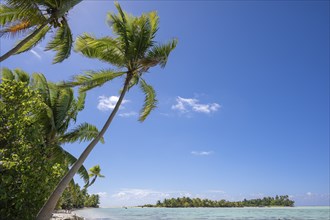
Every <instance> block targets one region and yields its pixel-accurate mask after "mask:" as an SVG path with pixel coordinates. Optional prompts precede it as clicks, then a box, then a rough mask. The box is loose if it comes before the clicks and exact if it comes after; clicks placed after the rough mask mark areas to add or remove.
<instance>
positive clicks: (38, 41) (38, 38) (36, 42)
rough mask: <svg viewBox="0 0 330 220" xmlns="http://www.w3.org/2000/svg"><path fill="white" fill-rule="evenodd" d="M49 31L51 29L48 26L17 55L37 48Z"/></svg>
mask: <svg viewBox="0 0 330 220" xmlns="http://www.w3.org/2000/svg"><path fill="white" fill-rule="evenodd" d="M49 30H50V27H49V26H48V25H46V26H45V27H44V28H42V30H41V31H40V32H39V33H38V34H37V35H36V36H34V37H33V38H32V39H31V40H29V41H28V42H27V43H26V44H24V46H22V47H21V48H20V49H19V50H18V51H17V52H16V53H15V54H19V53H23V52H25V51H28V50H30V49H31V48H32V47H34V46H36V45H37V44H38V43H40V42H41V41H42V40H43V39H44V38H45V36H46V34H47V32H48V31H49ZM18 43H19V42H18Z"/></svg>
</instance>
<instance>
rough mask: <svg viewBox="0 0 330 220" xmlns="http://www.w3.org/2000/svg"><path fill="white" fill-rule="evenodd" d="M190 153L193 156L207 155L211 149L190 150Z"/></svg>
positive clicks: (211, 152)
mask: <svg viewBox="0 0 330 220" xmlns="http://www.w3.org/2000/svg"><path fill="white" fill-rule="evenodd" d="M190 153H191V154H192V155H195V156H209V155H211V154H213V151H191V152H190Z"/></svg>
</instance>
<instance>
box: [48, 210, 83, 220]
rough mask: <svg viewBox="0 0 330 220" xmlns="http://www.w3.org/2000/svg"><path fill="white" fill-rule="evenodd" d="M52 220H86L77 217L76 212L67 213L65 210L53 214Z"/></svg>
mask: <svg viewBox="0 0 330 220" xmlns="http://www.w3.org/2000/svg"><path fill="white" fill-rule="evenodd" d="M50 220H84V218H83V217H80V216H78V215H76V213H74V212H70V213H67V212H65V211H64V210H63V211H62V210H60V211H57V212H55V213H53V215H52V217H51V218H50Z"/></svg>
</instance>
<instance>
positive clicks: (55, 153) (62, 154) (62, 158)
mask: <svg viewBox="0 0 330 220" xmlns="http://www.w3.org/2000/svg"><path fill="white" fill-rule="evenodd" d="M52 159H53V160H54V162H57V163H62V164H63V163H66V164H68V166H72V165H73V164H74V163H75V162H76V161H77V158H76V157H75V156H73V155H72V154H70V153H69V152H68V151H66V150H64V149H63V148H62V147H61V146H59V145H53V146H52ZM78 174H79V176H80V178H81V179H82V180H83V181H84V183H85V184H86V185H89V175H88V172H87V170H86V168H85V167H84V166H81V167H80V168H79V170H78Z"/></svg>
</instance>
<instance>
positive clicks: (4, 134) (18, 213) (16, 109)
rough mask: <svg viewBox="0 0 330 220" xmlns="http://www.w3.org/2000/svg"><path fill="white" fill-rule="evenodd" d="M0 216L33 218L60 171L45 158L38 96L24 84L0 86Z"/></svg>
mask: <svg viewBox="0 0 330 220" xmlns="http://www.w3.org/2000/svg"><path fill="white" fill-rule="evenodd" d="M0 97H1V101H0V102H1V108H0V173H1V175H0V178H1V181H0V207H1V208H0V216H1V219H34V217H35V215H36V214H37V212H38V210H39V208H40V207H41V206H42V204H43V203H44V201H45V200H46V199H47V197H48V195H49V192H51V190H52V189H53V188H54V187H55V185H56V183H57V182H58V181H59V180H60V178H61V176H62V175H63V171H64V168H63V166H62V165H60V164H58V163H53V162H51V161H50V160H49V159H48V156H49V155H50V152H49V149H48V148H47V147H46V146H45V145H44V137H43V135H42V133H43V132H42V131H43V127H42V125H41V124H39V123H37V116H38V114H39V112H38V110H39V109H41V108H43V103H42V102H41V97H40V96H39V95H38V93H37V92H35V91H32V90H31V89H30V88H28V87H27V84H26V83H24V82H18V81H15V80H13V81H7V80H5V81H3V82H2V83H1V84H0Z"/></svg>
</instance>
